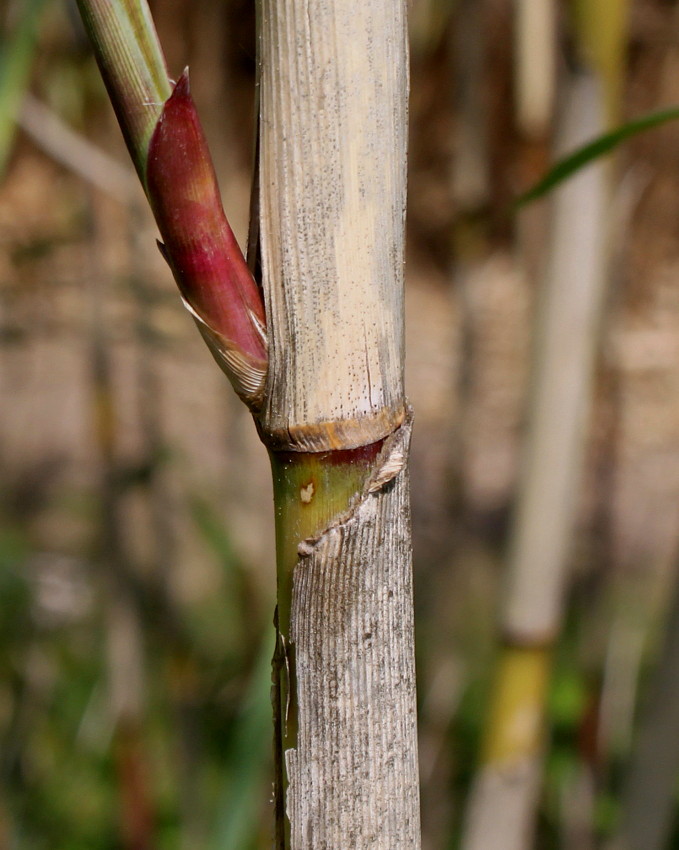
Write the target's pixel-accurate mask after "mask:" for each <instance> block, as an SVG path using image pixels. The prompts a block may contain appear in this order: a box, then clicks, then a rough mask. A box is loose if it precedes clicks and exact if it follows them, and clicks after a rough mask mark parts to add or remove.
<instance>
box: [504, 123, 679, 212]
mask: <svg viewBox="0 0 679 850" xmlns="http://www.w3.org/2000/svg"><path fill="white" fill-rule="evenodd" d="M677 118H679V107H677V106H672V107H670V108H669V109H661V110H659V111H658V112H651V113H649V114H648V115H644V116H642V117H641V118H637V119H635V120H634V121H630V122H629V123H627V124H623V125H622V126H621V127H617V128H616V129H615V130H611V132H610V133H604V135H603V136H599V137H598V138H596V139H594V140H593V141H591V142H588V144H586V145H584V146H583V147H581V148H578V149H577V150H576V151H574V152H573V153H571V154H569V155H568V156H566V157H564V158H563V159H561V160H559V162H557V163H556V165H555V166H554V167H553V168H552V169H550V171H548V172H547V174H546V175H545V176H544V177H543V178H542V180H540V181H539V182H538V183H536V184H535V185H534V186H533V187H532V188H531V189H529V190H528V191H527V192H524V193H523V195H520V196H519V198H518V199H517V201H516V207H517V208H520V207H523V206H525V205H526V204H528V203H530V202H531V201H536V200H537V199H538V198H541V197H543V196H544V195H546V194H547V192H550V191H551V190H552V189H554V188H555V187H556V186H558V185H559V184H560V183H563V181H564V180H567V179H568V178H569V177H572V176H573V174H575V173H576V172H577V171H579V170H580V169H581V168H584V167H585V166H586V165H589V164H590V163H591V162H593V161H594V160H596V159H598V158H599V157H601V156H604V155H605V154H607V153H610V152H611V151H612V150H613V149H614V148H616V147H617V146H618V145H619V144H620V143H621V142H624V141H625V140H626V139H629V138H630V136H636V135H637V134H638V133H643V132H645V131H646V130H652V129H653V128H654V127H659V126H660V125H661V124H666V123H667V122H668V121H675V120H676V119H677Z"/></svg>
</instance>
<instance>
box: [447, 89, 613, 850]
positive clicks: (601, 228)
mask: <svg viewBox="0 0 679 850" xmlns="http://www.w3.org/2000/svg"><path fill="white" fill-rule="evenodd" d="M567 95H568V98H567V100H566V102H565V104H564V113H563V122H562V127H561V129H560V132H559V145H558V150H557V156H560V155H562V154H563V153H564V152H565V151H567V150H570V149H572V148H575V147H577V146H578V145H580V144H582V143H583V142H585V141H586V140H588V139H590V138H592V137H593V136H596V135H597V134H598V133H601V132H602V130H603V128H604V109H603V102H602V97H601V94H600V90H599V86H598V85H597V82H596V80H595V79H594V78H593V77H591V76H589V75H579V76H577V77H576V78H575V79H573V80H572V81H571V82H570V84H569V87H568V91H567ZM607 196H608V193H607V180H606V164H605V163H604V162H601V161H599V162H596V163H594V164H593V165H590V166H588V167H587V168H586V169H584V170H583V171H582V172H580V173H579V174H578V175H577V176H575V177H574V178H572V179H571V180H570V181H568V182H567V183H565V184H564V185H563V186H562V187H561V188H560V189H559V190H558V191H557V192H556V193H555V195H554V197H553V220H552V233H551V238H550V242H549V246H548V249H549V254H548V262H547V269H546V273H545V278H544V288H543V291H542V292H541V293H540V299H539V305H538V313H537V318H536V340H535V345H534V354H533V374H532V387H531V399H530V407H529V415H528V426H529V427H528V434H527V439H526V444H525V449H524V456H523V462H522V467H521V480H520V485H519V495H518V504H517V510H516V514H515V517H514V523H513V529H512V535H511V545H510V554H509V562H508V565H507V573H508V581H507V587H506V590H505V594H504V596H503V607H502V615H501V622H502V629H503V632H504V637H505V641H506V646H505V648H504V649H503V650H502V654H501V659H500V663H499V669H498V674H497V676H496V682H495V688H494V695H493V699H492V705H491V711H490V716H489V721H488V725H487V728H486V730H485V741H484V753H483V756H482V763H481V765H480V768H479V772H478V774H477V776H476V779H475V781H474V783H473V786H472V790H471V797H470V803H469V808H468V811H467V818H466V823H465V830H464V839H463V844H462V846H463V848H464V850H488V848H490V847H502V850H527V848H529V847H530V846H531V844H532V832H533V826H534V821H535V814H536V808H537V801H538V797H539V790H540V781H541V773H542V735H543V723H544V719H543V716H544V702H545V698H546V688H547V682H548V677H549V668H550V662H551V647H552V646H553V641H554V639H555V637H556V635H557V634H558V630H559V627H560V623H561V612H562V606H563V596H564V587H565V583H566V579H567V573H568V565H569V554H570V539H571V536H572V531H573V524H574V517H575V510H576V506H577V498H578V489H577V488H578V479H579V472H580V468H581V465H582V454H583V448H584V442H585V433H586V432H585V428H586V425H587V418H588V410H589V402H590V396H591V390H592V377H593V370H594V358H595V353H596V344H597V340H598V329H599V321H600V312H601V304H602V295H603V287H604V283H605V279H606V274H605V272H606V268H605V265H606V263H605V259H606V254H607V231H606V224H605V222H606V214H607V210H606V198H607Z"/></svg>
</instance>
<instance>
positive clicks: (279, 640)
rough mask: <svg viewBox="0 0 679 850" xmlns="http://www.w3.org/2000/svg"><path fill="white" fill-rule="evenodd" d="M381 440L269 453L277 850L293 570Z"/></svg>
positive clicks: (357, 490)
mask: <svg viewBox="0 0 679 850" xmlns="http://www.w3.org/2000/svg"><path fill="white" fill-rule="evenodd" d="M382 443H383V441H382V440H380V441H378V442H376V443H372V444H371V445H368V446H362V447H360V448H357V449H348V450H344V451H333V452H318V453H313V454H312V453H304V452H271V453H270V458H271V468H272V474H273V484H274V508H275V522H276V561H277V587H278V596H277V607H276V650H275V653H274V659H273V686H274V695H273V702H274V735H275V752H276V777H275V784H276V790H275V797H276V832H277V836H276V848H277V850H282V848H285V847H288V846H289V825H288V824H287V819H286V817H285V790H286V787H287V778H286V773H285V757H284V754H285V751H286V750H289V749H292V748H294V747H295V746H296V741H297V728H298V725H297V693H296V675H295V653H294V646H293V645H292V643H291V641H290V624H291V611H292V595H293V578H294V570H295V567H296V565H297V563H298V560H299V553H298V550H299V546H300V544H302V543H304V542H305V541H306V542H307V544H309V545H313V540H314V538H316V537H318V536H319V535H320V534H322V533H323V532H324V531H325V530H326V529H328V527H329V526H331V525H332V523H333V522H334V521H336V520H338V519H340V518H341V517H343V516H345V515H346V514H347V512H348V511H349V510H350V509H351V507H352V505H353V503H354V501H355V500H356V499H357V498H360V494H361V492H362V490H363V487H364V485H365V482H366V480H367V479H368V476H369V475H370V473H371V472H372V470H373V467H374V464H375V460H376V458H377V456H378V454H379V452H380V449H381V448H382Z"/></svg>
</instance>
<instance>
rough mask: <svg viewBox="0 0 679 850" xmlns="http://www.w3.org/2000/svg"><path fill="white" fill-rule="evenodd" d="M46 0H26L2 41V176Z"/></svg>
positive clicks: (0, 143)
mask: <svg viewBox="0 0 679 850" xmlns="http://www.w3.org/2000/svg"><path fill="white" fill-rule="evenodd" d="M46 3H47V0H23V2H22V3H20V4H19V9H18V16H17V18H18V19H17V22H16V24H15V26H14V28H13V31H12V32H4V33H3V35H2V43H1V44H0V178H2V176H3V174H4V172H5V168H6V166H7V160H8V159H9V154H10V151H11V149H12V142H13V140H14V132H15V128H16V116H17V112H18V110H19V107H20V106H21V99H22V97H23V95H24V92H25V91H26V87H27V86H28V82H29V79H30V72H31V66H32V64H33V55H34V53H35V47H36V35H37V30H38V24H39V21H40V15H41V13H42V11H43V9H44V8H45V6H46Z"/></svg>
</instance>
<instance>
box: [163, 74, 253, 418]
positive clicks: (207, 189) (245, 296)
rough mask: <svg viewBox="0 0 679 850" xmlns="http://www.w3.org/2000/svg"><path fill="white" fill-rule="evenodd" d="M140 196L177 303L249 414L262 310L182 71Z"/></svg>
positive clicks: (169, 102) (164, 108)
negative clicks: (177, 295) (150, 212)
mask: <svg viewBox="0 0 679 850" xmlns="http://www.w3.org/2000/svg"><path fill="white" fill-rule="evenodd" d="M146 190H147V194H148V197H149V201H150V203H151V208H152V209H153V213H154V215H155V218H156V222H157V223H158V228H159V230H160V233H161V235H162V238H163V241H164V245H163V246H162V252H163V255H164V256H165V258H166V259H167V261H168V263H169V265H170V268H171V269H172V272H173V274H174V277H175V279H176V281H177V284H178V285H179V289H180V291H181V294H182V296H183V298H184V301H185V302H186V304H187V306H188V308H189V309H190V311H191V312H192V313H193V315H194V318H195V319H196V323H197V324H198V327H199V329H200V331H201V333H202V334H203V336H204V337H205V339H206V341H207V342H208V344H209V346H210V348H211V350H212V353H213V354H214V356H215V359H216V360H217V362H218V363H219V364H220V366H221V367H222V369H223V370H224V371H225V372H226V374H227V375H228V376H229V378H230V379H231V381H232V383H233V384H234V387H235V388H236V391H237V392H238V394H239V395H240V396H241V397H242V398H243V399H244V400H245V401H246V402H247V403H248V404H250V406H251V407H255V408H256V407H257V406H258V404H259V403H260V402H261V397H262V393H263V390H264V380H265V376H266V367H267V348H266V325H265V323H266V320H265V314H264V307H263V304H262V298H261V294H260V291H259V288H258V287H257V284H256V282H255V280H254V278H253V277H252V274H251V273H250V270H249V268H248V266H247V263H246V262H245V259H244V257H243V254H242V253H241V250H240V248H239V247H238V243H237V242H236V239H235V237H234V235H233V232H232V230H231V228H230V227H229V223H228V221H227V220H226V216H225V215H224V210H223V208H222V202H221V198H220V195H219V187H218V185H217V179H216V176H215V171H214V167H213V165H212V159H211V157H210V152H209V150H208V146H207V142H206V139H205V135H204V134H203V130H202V128H201V125H200V121H199V119H198V114H197V112H196V107H195V104H194V102H193V98H192V97H191V92H190V90H189V76H188V69H187V70H186V71H184V73H183V74H182V76H181V77H180V78H179V80H178V82H177V84H176V85H175V87H174V90H173V92H172V94H171V95H170V97H169V98H168V99H167V101H166V102H165V105H164V107H163V111H162V113H161V116H160V118H159V120H158V123H157V125H156V128H155V130H154V132H153V135H152V137H151V142H150V144H149V150H148V160H147V166H146Z"/></svg>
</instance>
